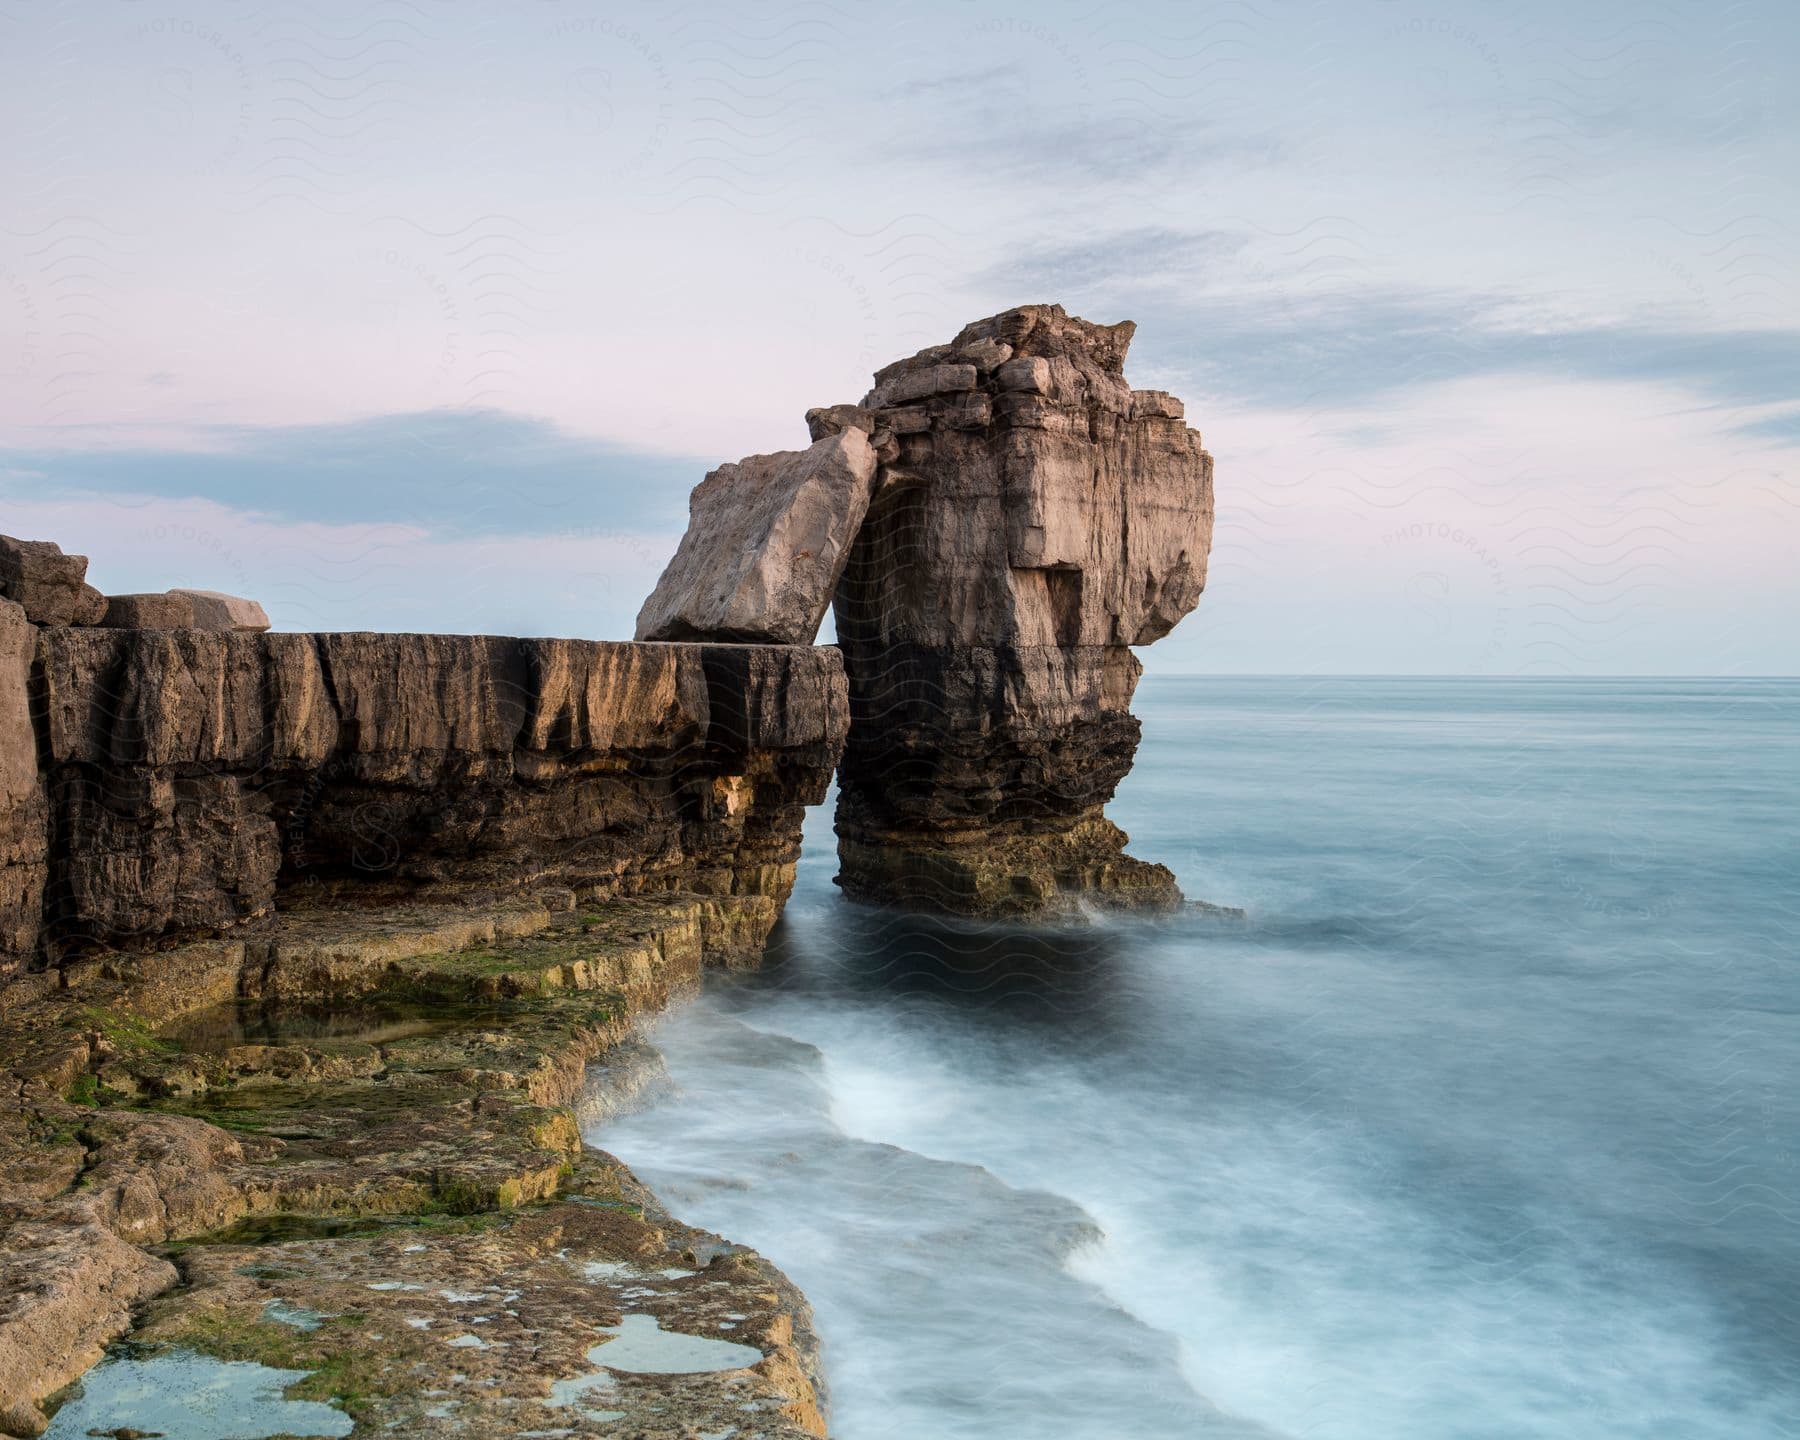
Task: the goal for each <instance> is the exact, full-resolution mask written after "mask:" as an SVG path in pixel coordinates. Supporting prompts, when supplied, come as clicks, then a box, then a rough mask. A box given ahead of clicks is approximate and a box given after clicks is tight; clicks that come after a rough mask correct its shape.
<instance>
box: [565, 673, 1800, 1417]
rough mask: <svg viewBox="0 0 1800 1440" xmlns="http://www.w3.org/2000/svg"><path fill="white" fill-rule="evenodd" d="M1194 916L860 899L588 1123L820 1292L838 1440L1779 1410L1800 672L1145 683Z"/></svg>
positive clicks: (710, 1002)
mask: <svg viewBox="0 0 1800 1440" xmlns="http://www.w3.org/2000/svg"><path fill="white" fill-rule="evenodd" d="M1136 709H1137V712H1138V714H1139V715H1140V716H1141V717H1142V718H1143V722H1144V741H1143V745H1142V748H1141V749H1140V751H1139V754H1138V761H1137V766H1136V768H1135V770H1134V771H1133V772H1132V774H1131V776H1130V777H1129V778H1128V779H1127V781H1126V782H1125V784H1124V785H1123V787H1122V788H1121V790H1120V793H1119V796H1118V798H1117V800H1116V801H1115V802H1114V804H1113V806H1112V807H1111V809H1110V812H1109V813H1111V814H1112V816H1113V817H1114V818H1115V819H1116V820H1118V821H1119V823H1120V824H1122V825H1123V826H1124V827H1125V828H1126V829H1127V830H1128V831H1129V832H1130V834H1131V836H1132V845H1131V849H1132V852H1133V853H1134V854H1136V855H1138V856H1141V857H1143V858H1145V859H1154V860H1160V861H1162V862H1164V863H1165V864H1168V865H1169V866H1171V867H1172V868H1173V869H1174V870H1175V871H1176V873H1177V875H1178V877H1179V878H1180V880H1181V883H1182V886H1183V888H1184V889H1185V891H1186V892H1187V894H1188V896H1189V897H1190V898H1192V899H1198V900H1209V901H1214V902H1218V903H1220V904H1225V905H1233V906H1241V907H1243V908H1244V909H1245V910H1246V911H1247V912H1248V918H1247V920H1245V921H1244V922H1243V923H1242V924H1233V923H1229V922H1225V921H1220V920H1218V919H1214V918H1209V917H1205V916H1201V915H1192V916H1182V917H1178V918H1175V919H1169V920H1160V921H1151V920H1105V919H1103V920H1098V921H1096V923H1094V924H1092V925H1091V926H1088V927H1086V928H1080V929H1075V928H1064V929H1044V930H1036V931H1034V930H1030V929H1025V928H1017V927H1006V928H1001V927H993V926H986V927H980V926H964V925H954V924H947V923H940V922H933V921H927V920H923V919H917V918H907V917H901V916H897V915H894V914H891V913H886V912H881V911H875V910H870V909H865V908H861V907H858V906H854V905H852V904H850V903H848V902H846V901H844V900H843V899H841V898H840V897H839V896H838V894H837V892H836V890H835V887H833V885H832V884H831V876H832V874H833V872H834V870H835V868H836V867H835V856H834V853H833V848H832V836H831V828H830V809H829V806H826V807H824V808H822V809H820V810H818V811H815V812H814V813H813V814H812V815H811V816H810V817H809V825H808V832H807V847H806V854H805V858H804V859H803V861H802V865H801V876H800V882H799V886H798V889H797V891H796V894H795V896H794V899H793V902H792V904H791V905H790V907H789V909H788V912H787V915H786V917H785V918H784V920H783V922H782V924H781V926H780V928H779V929H778V931H777V934H776V939H775V943H774V945H773V947H772V950H771V953H770V956H769V962H768V964H767V966H766V967H765V968H764V969H763V970H762V971H760V972H758V973H755V974H751V975H744V976H738V975H719V976H716V977H714V978H712V979H711V980H709V982H708V986H707V988H706V990H705V991H704V993H703V994H702V995H701V996H700V997H699V998H698V999H697V1000H695V1001H693V1002H692V1003H689V1004H687V1005H684V1006H682V1007H680V1008H678V1009H676V1010H675V1011H673V1012H671V1013H670V1014H669V1015H668V1016H666V1017H665V1018H664V1019H663V1020H662V1021H660V1022H659V1023H658V1025H657V1026H656V1027H655V1028H654V1029H653V1030H652V1031H651V1032H650V1036H649V1038H650V1041H651V1043H652V1044H653V1045H654V1046H655V1047H656V1048H657V1049H658V1050H659V1051H660V1052H661V1055H662V1057H663V1064H664V1065H665V1066H666V1072H667V1077H666V1082H665V1083H662V1084H660V1085H657V1086H654V1087H652V1088H651V1090H650V1091H649V1093H648V1098H647V1101H646V1103H644V1104H643V1105H642V1107H641V1108H638V1109H636V1110H633V1111H630V1112H629V1113H626V1114H624V1115H623V1116H621V1117H618V1118H615V1119H613V1120H610V1121H607V1122H605V1123H599V1124H596V1125H595V1126H594V1127H592V1128H591V1130H590V1134H589V1138H590V1140H592V1142H593V1143H595V1144H597V1145H599V1146H601V1147H603V1148H605V1149H607V1150H610V1151H612V1152H613V1153H615V1154H617V1155H618V1156H620V1157H621V1158H622V1159H623V1160H625V1161H626V1162H627V1163H629V1164H630V1165H632V1166H633V1167H634V1168H635V1169H636V1171H637V1172H638V1174H639V1175H640V1176H641V1177H642V1178H643V1179H644V1180H645V1181H646V1182H647V1183H648V1184H649V1185H650V1186H651V1187H652V1188H653V1189H655V1190H656V1191H657V1192H658V1194H659V1195H660V1196H661V1197H662V1198H663V1199H664V1200H665V1201H666V1202H667V1204H668V1205H669V1206H670V1208H671V1209H672V1210H673V1211H674V1212H675V1213H676V1214H678V1215H680V1216H681V1217H682V1218H683V1219H685V1220H688V1221H690V1222H693V1223H696V1224H702V1225H705V1226H707V1227H709V1228H712V1229H715V1230H718V1231H719V1232H721V1233H722V1234H725V1235H727V1236H729V1237H731V1238H733V1239H735V1240H739V1241H742V1242H743V1243H745V1244H749V1245H752V1246H755V1247H756V1248H758V1249H759V1250H761V1251H763V1252H764V1253H765V1254H766V1255H768V1256H769V1258H770V1259H772V1260H773V1261H774V1262H775V1263H777V1264H779V1265H780V1266H782V1268H783V1269H785V1270H786V1271H787V1273H788V1274H789V1275H790V1276H791V1277H792V1278H793V1279H794V1280H795V1282H796V1283H798V1284H799V1285H800V1287H801V1288H802V1289H803V1290H805V1292H806V1293H807V1295H808V1297H809V1298H810V1299H811V1301H812V1303H813V1306H814V1309H815V1311H816V1314H817V1320H818V1328H819V1331H820V1333H821V1335H822V1337H823V1340H824V1345H825V1368H826V1379H827V1382H828V1384H829V1387H830V1399H831V1404H832V1413H833V1427H832V1433H833V1435H834V1436H836V1437H838V1440H888V1437H904V1440H950V1437H971V1440H972V1437H982V1440H1013V1437H1018V1440H1025V1437H1031V1440H1048V1437H1090V1440H1091V1437H1102V1440H1110V1437H1118V1440H1139V1437H1143V1440H1150V1437H1156V1440H1162V1437H1177V1436H1179V1437H1206V1436H1230V1437H1287V1436H1292V1437H1301V1436H1305V1437H1333V1440H1377V1437H1379V1440H1415V1437H1416V1440H1449V1437H1454V1440H1464V1437H1466V1440H1522V1437H1558V1440H1572V1437H1609V1440H1610V1437H1657V1440H1710V1437H1720V1440H1726V1437H1729V1440H1760V1437H1774V1436H1793V1435H1796V1434H1800V1084H1797V1083H1796V1082H1797V1081H1800V945H1797V943H1796V940H1797V936H1800V823H1797V816H1800V681H1786V680H1680V679H1677V680H1660V679H1644V680H1554V679H1525V680H1448V679H1304V680H1301V679H1263V678H1254V679H1252V678H1244V679H1217V678H1192V677H1183V678H1159V677H1156V676H1150V677H1147V678H1146V679H1145V681H1144V684H1143V687H1142V689H1141V690H1140V692H1139V698H1138V703H1137V706H1136Z"/></svg>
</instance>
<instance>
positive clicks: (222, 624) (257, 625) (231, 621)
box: [169, 590, 269, 634]
mask: <svg viewBox="0 0 1800 1440" xmlns="http://www.w3.org/2000/svg"><path fill="white" fill-rule="evenodd" d="M169 594H171V595H177V596H180V597H181V598H182V599H183V600H186V601H187V602H188V603H189V606H190V608H191V609H192V611H193V616H194V618H193V622H192V623H193V626H194V628H195V629H197V630H238V631H242V632H245V633H248V634H260V633H261V632H262V631H264V630H267V629H268V628H269V616H268V612H267V611H265V610H264V609H263V607H262V606H261V605H259V604H257V603H256V601H254V600H246V599H244V597H243V596H241V595H226V594H224V593H223V592H221V591H218V590H171V591H169Z"/></svg>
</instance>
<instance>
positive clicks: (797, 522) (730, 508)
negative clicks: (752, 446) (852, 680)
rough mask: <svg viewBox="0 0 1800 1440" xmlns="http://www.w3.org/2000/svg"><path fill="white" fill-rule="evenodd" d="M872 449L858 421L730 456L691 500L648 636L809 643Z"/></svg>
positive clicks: (859, 511) (858, 505) (866, 492)
mask: <svg viewBox="0 0 1800 1440" xmlns="http://www.w3.org/2000/svg"><path fill="white" fill-rule="evenodd" d="M875 468H876V460H875V452H874V450H873V449H871V448H870V445H869V437H868V435H867V434H866V433H865V432H864V431H863V430H861V429H859V428H856V427H855V426H846V427H845V428H843V429H840V430H838V431H837V432H836V433H835V434H830V435H826V436H825V437H824V438H823V439H821V440H819V441H817V442H816V443H815V444H813V446H812V447H811V448H810V449H807V450H787V451H779V452H777V453H775V454H773V455H752V456H750V457H749V458H748V459H747V460H740V461H739V462H738V463H737V464H735V465H721V466H720V467H719V468H718V469H717V470H714V471H713V472H712V473H711V474H710V475H708V476H707V477H706V479H705V480H703V481H701V483H700V484H699V485H698V486H697V487H696V488H695V490H694V493H693V495H692V496H691V497H690V499H689V501H688V528H687V533H686V534H685V535H683V536H682V538H681V545H680V548H679V549H677V550H676V552H675V558H674V559H673V560H671V561H670V562H669V566H668V569H666V570H664V571H663V574H662V579H661V580H659V581H658V582H657V585H656V590H655V591H654V592H653V593H652V594H651V596H650V598H649V599H648V600H647V601H645V602H644V608H643V609H642V610H641V611H640V612H639V613H638V620H637V638H638V639H639V640H730V641H749V642H763V643H769V644H776V645H810V644H811V643H812V641H813V637H814V636H815V635H817V634H818V631H819V622H820V621H821V620H823V619H824V618H825V610H826V607H827V606H829V605H830V604H831V596H832V592H833V591H834V590H835V589H836V588H837V583H838V578H839V577H840V576H841V575H842V574H843V571H844V564H845V562H846V561H847V560H848V558H849V555H850V543H851V541H852V540H853V539H855V537H856V532H857V530H858V528H859V527H860V526H861V525H862V521H863V516H864V515H865V514H867V513H868V508H869V497H870V495H871V494H872V492H873V488H874V481H875Z"/></svg>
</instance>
